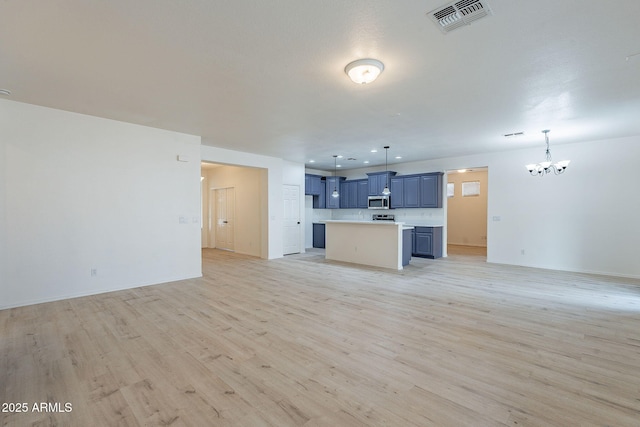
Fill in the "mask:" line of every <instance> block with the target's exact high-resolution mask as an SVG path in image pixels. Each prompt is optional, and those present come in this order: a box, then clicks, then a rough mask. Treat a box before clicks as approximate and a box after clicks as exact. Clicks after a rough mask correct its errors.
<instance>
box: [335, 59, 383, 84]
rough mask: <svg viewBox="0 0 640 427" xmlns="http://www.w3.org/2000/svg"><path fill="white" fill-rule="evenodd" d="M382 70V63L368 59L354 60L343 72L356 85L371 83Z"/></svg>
mask: <svg viewBox="0 0 640 427" xmlns="http://www.w3.org/2000/svg"><path fill="white" fill-rule="evenodd" d="M383 70H384V64H383V63H382V62H380V61H378V60H377V59H370V58H366V59H358V60H355V61H353V62H351V63H349V64H348V65H347V66H346V67H345V68H344V72H345V73H347V75H348V76H349V78H350V79H351V80H352V81H353V82H354V83H358V84H367V83H371V82H372V81H374V80H375V79H377V78H378V76H379V75H380V73H382V71H383Z"/></svg>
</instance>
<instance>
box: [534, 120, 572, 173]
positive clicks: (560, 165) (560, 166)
mask: <svg viewBox="0 0 640 427" xmlns="http://www.w3.org/2000/svg"><path fill="white" fill-rule="evenodd" d="M542 133H544V140H545V141H546V143H547V152H546V160H545V161H544V162H540V163H536V164H533V163H532V164H529V165H527V166H526V168H527V170H528V171H529V173H530V174H531V175H533V176H536V175H540V176H544V175H546V174H548V173H549V172H552V171H553V173H554V174H556V175H560V174H561V173H564V171H565V170H567V166H569V162H570V161H571V160H561V161H559V162H555V163H553V161H552V160H551V150H549V129H546V130H543V131H542Z"/></svg>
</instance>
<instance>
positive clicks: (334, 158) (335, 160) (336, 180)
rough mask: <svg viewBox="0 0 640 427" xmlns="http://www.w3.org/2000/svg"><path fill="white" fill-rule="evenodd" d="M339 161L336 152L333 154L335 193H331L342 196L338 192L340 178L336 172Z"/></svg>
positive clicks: (334, 195) (332, 195)
mask: <svg viewBox="0 0 640 427" xmlns="http://www.w3.org/2000/svg"><path fill="white" fill-rule="evenodd" d="M337 162H338V155H337V154H334V155H333V177H334V178H335V179H334V180H333V193H331V197H338V196H340V193H338V178H336V174H337V172H338V169H337V168H338V166H337V164H338V163H337Z"/></svg>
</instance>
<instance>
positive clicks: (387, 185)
mask: <svg viewBox="0 0 640 427" xmlns="http://www.w3.org/2000/svg"><path fill="white" fill-rule="evenodd" d="M388 152H389V146H388V145H385V147H384V171H385V172H388V170H387V153H388ZM386 175H387V182H386V183H385V184H384V188H383V189H382V195H383V196H388V195H389V194H391V190H389V174H386Z"/></svg>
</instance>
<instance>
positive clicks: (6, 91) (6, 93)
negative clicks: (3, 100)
mask: <svg viewBox="0 0 640 427" xmlns="http://www.w3.org/2000/svg"><path fill="white" fill-rule="evenodd" d="M0 95H5V96H9V95H11V91H10V90H7V89H0Z"/></svg>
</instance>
